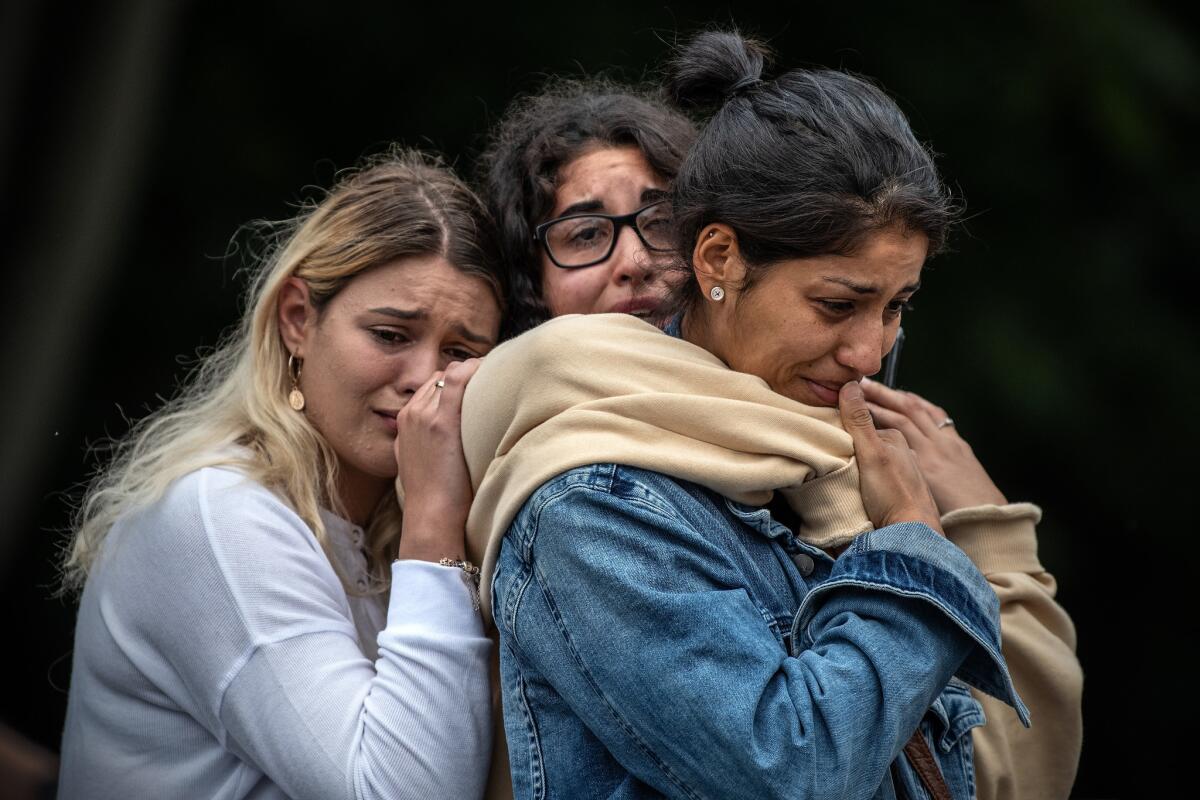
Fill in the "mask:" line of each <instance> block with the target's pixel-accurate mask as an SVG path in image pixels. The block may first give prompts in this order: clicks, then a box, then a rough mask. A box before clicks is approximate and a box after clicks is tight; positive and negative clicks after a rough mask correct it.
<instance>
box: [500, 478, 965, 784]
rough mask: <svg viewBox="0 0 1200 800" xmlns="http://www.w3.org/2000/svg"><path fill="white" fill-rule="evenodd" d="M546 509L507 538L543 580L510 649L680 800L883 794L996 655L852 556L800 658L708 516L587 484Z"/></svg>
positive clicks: (617, 750)
mask: <svg viewBox="0 0 1200 800" xmlns="http://www.w3.org/2000/svg"><path fill="white" fill-rule="evenodd" d="M538 503H539V505H538V507H537V508H533V509H529V508H527V509H526V510H527V511H530V512H531V513H528V514H526V513H523V514H522V515H521V517H520V518H519V519H518V523H517V524H516V525H514V527H513V529H511V530H510V531H509V533H508V534H507V536H508V540H507V541H506V547H514V548H516V549H517V550H518V551H519V557H520V558H521V560H522V561H524V562H525V563H526V564H527V565H528V578H527V580H525V581H522V585H521V586H520V589H519V591H512V592H509V593H507V595H506V596H505V597H503V598H501V597H499V596H498V597H497V598H496V600H497V606H496V620H497V624H498V625H500V626H501V631H502V636H504V637H507V638H508V639H509V643H510V645H512V646H514V647H516V648H517V649H519V651H520V653H521V657H522V658H523V659H528V660H529V662H530V663H531V664H532V665H534V666H535V667H536V668H537V670H538V672H539V673H540V674H541V675H542V676H543V677H544V678H545V679H546V680H548V681H549V682H550V683H551V684H552V685H553V687H554V689H555V691H556V692H557V693H558V694H559V695H560V696H561V697H562V698H563V699H564V700H565V702H566V703H567V704H568V705H569V706H570V708H571V710H572V712H573V713H574V714H576V715H577V716H578V717H579V718H580V719H582V720H583V722H584V724H586V725H587V726H588V728H589V729H590V730H591V731H592V732H593V733H594V734H595V735H596V736H597V737H598V738H599V739H600V740H601V741H602V742H603V743H604V746H605V747H606V748H607V749H608V750H609V752H610V753H612V754H613V756H614V757H615V758H616V759H617V760H618V761H619V762H620V763H621V764H622V766H624V767H625V768H626V769H628V770H629V771H630V772H631V773H632V774H634V775H635V776H636V777H637V778H638V779H640V780H642V781H644V782H645V783H647V784H649V785H651V786H653V787H654V788H655V789H657V790H658V791H660V792H663V793H664V794H667V795H670V796H684V797H712V796H717V797H724V796H744V797H763V798H769V797H781V798H782V797H787V798H834V797H836V798H856V797H862V798H867V797H871V796H872V795H873V794H874V793H875V791H876V790H877V789H878V787H879V786H880V784H881V783H882V782H883V780H884V776H885V773H886V771H887V769H888V765H889V764H890V763H891V761H892V760H893V759H894V758H895V757H896V755H897V754H898V752H899V751H900V749H901V747H902V746H903V743H904V742H905V741H906V740H907V739H908V737H909V736H910V735H911V734H912V732H913V730H915V729H916V727H917V725H918V723H919V722H920V720H921V717H922V715H923V714H924V712H925V710H926V709H927V708H928V707H929V706H930V704H931V703H932V702H933V701H934V699H935V698H936V697H937V696H938V694H939V693H940V692H941V690H942V689H943V687H945V685H946V684H947V682H948V681H949V680H950V678H951V676H952V675H953V674H954V673H955V672H956V671H957V670H959V669H960V667H961V666H962V664H963V662H964V661H965V660H967V659H968V658H969V657H971V655H972V653H973V651H974V650H975V649H976V648H977V647H978V642H977V641H976V640H975V639H974V638H973V637H972V635H971V634H970V633H969V632H968V631H967V630H966V629H964V626H963V625H962V624H960V623H959V621H958V620H956V619H954V618H952V616H951V614H950V613H949V612H948V611H947V608H949V607H950V606H951V604H950V603H947V607H946V608H943V607H941V606H938V605H937V604H934V603H930V602H928V600H927V598H925V597H919V596H915V595H914V594H911V593H907V592H901V591H890V590H889V591H881V590H880V587H879V584H878V582H876V581H868V580H865V579H863V578H864V577H865V576H866V574H867V573H866V572H865V571H861V570H860V571H857V572H856V571H855V570H856V569H857V568H858V566H859V565H858V564H857V563H854V564H851V562H852V561H854V559H853V558H848V559H847V561H846V563H847V566H848V567H849V568H850V572H849V573H847V579H846V580H844V581H843V582H842V583H841V584H840V585H839V586H838V587H837V590H836V592H831V593H830V594H829V597H828V599H827V600H826V601H823V602H814V603H812V604H807V605H806V606H805V607H804V612H803V613H805V614H808V615H810V616H809V620H810V621H809V622H808V624H807V625H805V634H804V635H805V637H806V643H805V646H804V649H803V650H802V651H799V652H798V654H797V656H795V657H792V656H789V655H788V653H787V652H786V650H785V649H784V647H783V646H782V641H781V638H780V636H778V635H777V634H776V632H775V631H774V630H772V627H771V624H770V622H769V621H768V619H767V618H766V616H765V615H764V612H763V610H762V608H761V606H760V605H759V604H758V603H757V602H756V601H755V599H754V598H753V597H752V596H751V594H750V592H749V591H748V590H747V588H746V587H745V585H744V584H745V581H744V579H743V576H741V575H740V574H739V571H738V569H737V567H736V566H735V564H734V562H733V560H732V559H731V558H730V557H729V554H728V552H727V551H726V549H725V548H723V547H722V546H720V544H719V542H720V537H712V536H706V535H705V533H704V530H703V529H704V527H705V525H706V524H708V523H707V522H706V523H705V524H699V522H698V521H699V520H703V519H704V511H703V510H697V509H685V511H686V512H687V513H686V514H684V513H681V509H680V508H679V507H678V506H672V505H671V504H670V503H665V502H662V501H661V498H656V497H655V495H654V494H653V493H650V492H645V493H643V494H641V495H639V496H632V497H631V496H623V497H617V496H614V495H612V494H610V493H607V492H605V491H603V490H600V489H597V488H595V487H592V486H585V485H580V486H572V487H568V488H566V489H564V490H563V491H560V492H558V493H554V494H552V495H550V496H548V497H543V498H542V499H541V500H539V501H538ZM685 516H686V521H685V519H684V517H685ZM708 519H709V520H710V521H711V525H713V526H718V525H724V526H728V525H729V524H730V523H729V522H728V521H727V520H725V519H724V518H723V517H721V516H719V515H717V514H715V513H712V512H709V513H708ZM521 526H524V528H523V529H522V527H521ZM925 532H926V533H927V534H928V537H933V536H935V534H933V532H932V531H928V530H926V531H925ZM912 533H913V532H912V531H907V532H905V531H896V532H895V535H897V536H905V535H911V534H912ZM917 533H918V534H919V533H920V532H919V531H918V532H917ZM891 535H892V534H891V533H889V532H888V529H885V530H884V531H879V532H877V533H876V539H875V540H874V542H875V543H876V544H877V545H879V544H883V543H884V542H885V541H887V537H889V536H891ZM879 552H881V553H891V554H892V555H894V556H895V557H896V558H899V559H901V560H902V561H906V560H907V556H903V555H902V554H901V553H899V552H896V553H892V551H891V550H887V549H886V548H884V549H880V550H879ZM913 560H914V561H915V560H916V559H915V558H914V559H913ZM893 566H895V565H894V564H893ZM912 579H913V581H914V582H916V581H918V580H919V577H918V576H916V575H913V576H912ZM968 613H969V612H968Z"/></svg>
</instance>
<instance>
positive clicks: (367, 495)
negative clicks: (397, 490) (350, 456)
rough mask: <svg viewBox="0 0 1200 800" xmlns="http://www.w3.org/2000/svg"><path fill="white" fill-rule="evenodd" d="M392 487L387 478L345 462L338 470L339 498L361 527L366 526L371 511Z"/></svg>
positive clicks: (347, 513)
mask: <svg viewBox="0 0 1200 800" xmlns="http://www.w3.org/2000/svg"><path fill="white" fill-rule="evenodd" d="M391 488H392V482H391V481H390V480H388V479H387V478H377V477H375V476H374V475H368V474H366V473H365V472H362V471H360V470H357V469H354V468H353V467H348V466H346V465H345V464H342V465H341V469H340V470H339V471H338V499H339V500H341V501H342V508H343V509H344V510H345V512H346V515H347V517H349V519H350V521H351V522H353V523H354V524H355V525H358V526H361V527H366V525H367V521H368V520H369V519H370V518H371V513H372V512H373V511H374V510H375V507H376V506H378V505H379V501H380V500H382V499H383V496H384V494H386V493H387V492H388V491H389V490H391Z"/></svg>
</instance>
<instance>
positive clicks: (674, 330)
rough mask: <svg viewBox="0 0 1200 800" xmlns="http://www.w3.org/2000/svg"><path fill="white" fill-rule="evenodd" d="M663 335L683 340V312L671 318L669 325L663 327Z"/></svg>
mask: <svg viewBox="0 0 1200 800" xmlns="http://www.w3.org/2000/svg"><path fill="white" fill-rule="evenodd" d="M663 333H665V334H666V335H667V336H674V337H675V338H676V339H682V338H683V314H682V312H681V313H679V314H676V315H675V316H673V317H671V319H670V320H668V321H667V324H666V325H664V326H663Z"/></svg>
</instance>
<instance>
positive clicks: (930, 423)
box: [863, 380, 1008, 514]
mask: <svg viewBox="0 0 1200 800" xmlns="http://www.w3.org/2000/svg"><path fill="white" fill-rule="evenodd" d="M863 392H864V394H865V395H866V398H867V406H868V408H870V409H871V413H872V414H873V415H874V416H875V419H876V421H877V422H878V423H879V424H880V425H882V426H884V427H887V428H895V429H897V430H899V431H900V432H901V433H903V434H904V438H905V439H907V440H908V446H909V447H911V448H912V449H913V452H914V453H916V454H917V463H918V464H920V466H921V473H922V474H923V475H924V476H925V480H927V481H929V489H930V491H932V492H933V499H934V500H936V501H937V505H938V509H939V510H941V512H942V513H943V514H946V513H948V512H950V511H954V510H955V509H959V508H969V507H970V506H981V505H987V504H992V503H994V504H996V505H1004V504H1005V503H1007V502H1008V500H1007V499H1005V497H1004V495H1003V494H1002V493H1001V492H1000V490H999V489H998V488H996V484H995V483H993V482H992V479H991V477H990V476H989V475H988V474H987V470H985V469H984V468H983V465H982V464H980V463H979V459H977V458H975V453H974V452H973V451H972V450H971V445H969V444H967V442H966V441H965V440H964V439H963V438H962V437H961V436H959V435H958V431H956V430H955V429H954V423H953V421H952V420H951V419H950V415H949V414H947V413H946V412H945V410H944V409H942V408H939V407H938V406H935V405H934V404H933V403H931V402H929V401H928V400H926V399H925V398H923V397H921V396H919V395H916V394H913V393H912V392H902V391H897V390H896V389H889V388H887V387H886V386H884V385H883V384H882V383H879V382H877V381H867V380H864V381H863Z"/></svg>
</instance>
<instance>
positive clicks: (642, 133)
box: [479, 78, 696, 337]
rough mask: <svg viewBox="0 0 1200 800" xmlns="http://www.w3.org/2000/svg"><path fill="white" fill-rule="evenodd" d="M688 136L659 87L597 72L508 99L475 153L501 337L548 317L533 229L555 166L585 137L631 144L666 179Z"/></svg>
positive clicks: (691, 130) (546, 205) (550, 194)
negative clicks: (500, 300)
mask: <svg viewBox="0 0 1200 800" xmlns="http://www.w3.org/2000/svg"><path fill="white" fill-rule="evenodd" d="M695 136H696V128H695V126H694V125H693V123H692V121H691V120H690V119H689V118H688V117H687V115H686V114H684V113H683V112H681V111H679V110H676V109H675V108H673V107H672V106H671V105H670V103H669V102H668V101H667V99H666V97H665V95H664V94H663V93H662V90H661V89H649V88H640V87H635V86H628V85H622V84H619V83H615V82H613V81H610V80H607V79H604V78H591V79H583V80H581V79H562V78H556V79H552V80H551V81H550V82H549V83H548V84H547V85H545V86H544V87H543V88H542V90H541V91H540V92H538V93H537V94H534V95H530V96H527V97H522V98H519V99H517V100H516V101H514V102H513V103H512V105H510V106H509V108H508V110H507V111H506V112H505V114H504V117H503V118H502V119H501V120H500V122H499V124H498V125H497V126H496V128H495V129H494V131H493V133H492V136H491V140H490V142H489V144H488V147H487V149H486V150H485V151H484V153H483V155H482V156H481V157H480V161H479V183H480V185H481V186H482V187H483V193H484V194H485V196H486V198H487V202H488V205H489V206H490V208H491V211H492V214H493V216H494V218H495V220H496V222H497V226H498V228H499V232H500V243H501V250H502V253H503V260H504V264H503V271H504V272H506V273H507V280H506V281H505V283H506V284H507V286H508V287H509V288H508V291H509V297H508V310H509V314H508V315H507V322H506V324H505V331H504V332H503V334H504V335H505V336H506V337H507V336H515V335H517V334H519V333H522V332H523V331H526V330H528V329H529V328H532V327H534V326H535V325H538V324H540V323H542V322H545V321H546V320H547V319H549V317H550V312H549V309H548V308H547V307H546V303H545V301H544V300H543V298H542V266H541V264H542V262H541V252H540V250H539V249H538V246H537V244H536V243H535V242H534V239H533V229H534V227H535V226H536V225H537V224H538V223H540V222H542V221H544V219H545V217H546V216H547V215H548V214H549V213H550V212H551V210H552V209H553V207H554V199H555V198H554V194H555V190H556V185H557V180H558V174H559V171H560V170H561V169H562V168H563V167H564V166H566V165H567V164H569V163H570V162H571V161H573V160H574V159H575V158H577V157H578V156H579V155H581V154H582V153H583V151H584V150H586V149H588V148H589V147H590V146H591V145H594V144H597V143H599V144H603V145H617V146H620V145H634V146H636V147H638V148H639V149H640V150H641V151H642V154H643V155H645V157H646V161H647V162H648V163H649V164H650V166H651V168H653V169H654V171H655V172H657V173H658V174H659V175H661V176H662V177H664V178H666V179H667V180H668V181H670V180H673V179H674V178H675V175H676V174H677V173H678V171H679V166H680V164H681V163H682V162H683V157H684V155H685V154H686V153H687V151H688V149H689V148H690V147H691V144H692V141H693V140H694V139H695Z"/></svg>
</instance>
